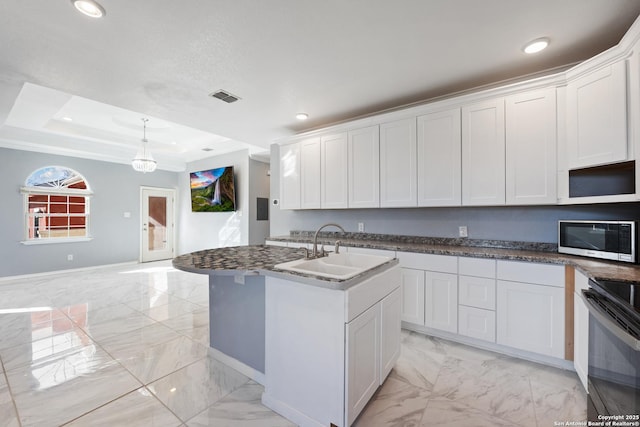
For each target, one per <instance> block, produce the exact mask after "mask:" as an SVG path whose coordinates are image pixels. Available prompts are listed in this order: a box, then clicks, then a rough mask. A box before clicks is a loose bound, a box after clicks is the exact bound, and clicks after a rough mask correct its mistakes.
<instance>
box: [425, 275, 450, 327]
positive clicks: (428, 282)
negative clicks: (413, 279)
mask: <svg viewBox="0 0 640 427" xmlns="http://www.w3.org/2000/svg"><path fill="white" fill-rule="evenodd" d="M424 301H425V309H424V325H425V326H427V327H429V328H434V329H440V330H443V331H447V332H453V333H456V332H458V276H457V275H456V274H451V273H437V272H434V271H427V272H426V273H425V292H424Z"/></svg>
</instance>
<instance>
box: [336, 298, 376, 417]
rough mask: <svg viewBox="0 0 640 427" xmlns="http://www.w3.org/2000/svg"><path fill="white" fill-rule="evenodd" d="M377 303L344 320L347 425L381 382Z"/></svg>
mask: <svg viewBox="0 0 640 427" xmlns="http://www.w3.org/2000/svg"><path fill="white" fill-rule="evenodd" d="M380 320H381V313H380V305H379V304H376V305H374V306H373V307H371V308H369V309H368V310H367V311H365V312H364V313H362V314H361V315H360V316H358V317H356V318H355V319H354V320H352V321H351V322H350V323H347V326H346V328H347V362H346V365H347V382H346V384H345V385H346V406H347V408H346V411H347V414H348V418H347V425H351V423H353V421H354V420H355V418H356V417H357V416H358V414H359V413H360V412H361V411H362V410H363V409H364V407H365V405H366V404H367V402H369V399H371V397H372V396H373V394H374V393H375V392H376V390H377V389H378V386H379V385H380V338H381V336H380V335H381V334H380V331H381V325H380Z"/></svg>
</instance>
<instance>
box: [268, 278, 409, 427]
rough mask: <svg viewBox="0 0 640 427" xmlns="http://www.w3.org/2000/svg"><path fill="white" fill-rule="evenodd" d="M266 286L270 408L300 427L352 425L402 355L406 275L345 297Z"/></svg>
mask: <svg viewBox="0 0 640 427" xmlns="http://www.w3.org/2000/svg"><path fill="white" fill-rule="evenodd" d="M265 286H266V287H265V391H264V393H263V395H262V402H263V404H265V405H266V406H267V407H269V408H271V409H273V410H274V411H276V412H278V413H280V414H281V415H283V416H285V417H286V418H287V419H289V420H291V421H292V422H294V423H295V424H297V425H302V426H307V425H309V426H311V425H313V426H319V425H324V426H329V425H332V424H333V425H336V426H349V425H351V424H352V423H353V421H354V420H355V419H356V418H357V417H358V415H359V414H360V412H361V411H362V409H363V408H364V406H365V405H366V404H367V402H368V401H369V399H370V398H371V396H373V394H374V393H375V391H376V390H377V389H378V387H379V386H380V385H381V384H382V382H383V381H384V380H385V379H386V377H387V376H388V374H389V372H390V371H391V368H392V367H393V365H395V363H396V361H397V360H398V357H399V355H400V311H401V298H400V269H399V268H398V267H393V268H391V269H389V270H386V271H384V272H382V273H379V274H377V275H375V276H373V277H371V278H369V279H366V280H365V281H363V282H361V283H359V284H356V285H354V286H352V287H350V288H348V289H347V290H344V291H341V290H333V289H327V288H323V287H318V286H308V285H305V284H301V283H299V282H297V281H293V280H285V279H282V278H277V277H269V276H268V277H266V282H265Z"/></svg>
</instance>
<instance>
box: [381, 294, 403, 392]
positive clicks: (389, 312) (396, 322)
mask: <svg viewBox="0 0 640 427" xmlns="http://www.w3.org/2000/svg"><path fill="white" fill-rule="evenodd" d="M400 311H401V301H400V288H397V289H396V290H395V291H393V292H391V293H390V294H389V295H387V296H386V297H385V298H384V299H383V300H382V301H381V302H380V313H381V319H380V325H381V328H382V334H381V337H380V384H381V385H382V383H383V382H384V380H385V379H386V378H387V375H389V372H391V369H392V368H393V366H394V365H395V364H396V362H397V361H398V357H400Z"/></svg>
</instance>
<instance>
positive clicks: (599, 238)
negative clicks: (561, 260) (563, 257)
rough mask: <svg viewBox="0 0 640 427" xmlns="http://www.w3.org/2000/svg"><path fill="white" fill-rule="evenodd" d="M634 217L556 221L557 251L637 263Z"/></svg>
mask: <svg viewBox="0 0 640 427" xmlns="http://www.w3.org/2000/svg"><path fill="white" fill-rule="evenodd" d="M636 228H637V224H636V222H635V221H563V220H561V221H558V252H560V253H564V254H571V255H582V256H587V257H591V258H600V259H608V260H613V261H623V262H631V263H637V257H636V241H637V238H636Z"/></svg>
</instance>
